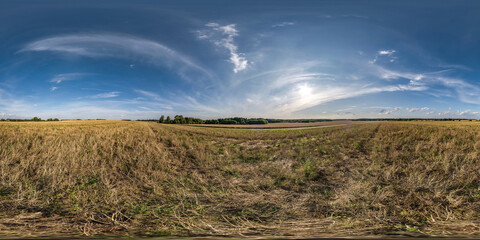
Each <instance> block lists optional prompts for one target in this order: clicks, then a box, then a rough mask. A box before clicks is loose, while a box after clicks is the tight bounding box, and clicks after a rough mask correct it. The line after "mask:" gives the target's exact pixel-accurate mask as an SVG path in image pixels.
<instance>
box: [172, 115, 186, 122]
mask: <svg viewBox="0 0 480 240" xmlns="http://www.w3.org/2000/svg"><path fill="white" fill-rule="evenodd" d="M173 122H174V123H175V124H185V123H186V121H185V118H184V117H183V115H175V118H174V119H173Z"/></svg>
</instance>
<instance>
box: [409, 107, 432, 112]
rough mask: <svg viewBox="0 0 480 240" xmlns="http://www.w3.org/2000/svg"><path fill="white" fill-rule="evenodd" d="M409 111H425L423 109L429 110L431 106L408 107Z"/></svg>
mask: <svg viewBox="0 0 480 240" xmlns="http://www.w3.org/2000/svg"><path fill="white" fill-rule="evenodd" d="M407 110H408V112H423V111H428V110H430V108H428V107H422V108H407Z"/></svg>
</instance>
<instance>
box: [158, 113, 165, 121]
mask: <svg viewBox="0 0 480 240" xmlns="http://www.w3.org/2000/svg"><path fill="white" fill-rule="evenodd" d="M163 122H165V117H164V116H163V115H162V116H161V117H160V119H159V120H158V123H163Z"/></svg>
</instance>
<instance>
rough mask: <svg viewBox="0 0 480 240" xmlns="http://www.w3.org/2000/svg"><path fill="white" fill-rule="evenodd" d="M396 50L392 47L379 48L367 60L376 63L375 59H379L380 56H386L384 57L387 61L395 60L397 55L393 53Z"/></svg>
mask: <svg viewBox="0 0 480 240" xmlns="http://www.w3.org/2000/svg"><path fill="white" fill-rule="evenodd" d="M396 52H397V51H396V50H393V49H390V50H380V51H378V52H377V53H376V54H375V57H374V58H373V60H371V61H369V62H370V63H376V62H377V60H379V59H380V58H381V57H386V59H387V60H388V61H389V62H392V63H393V62H395V61H396V60H397V57H396V56H394V54H395V53H396Z"/></svg>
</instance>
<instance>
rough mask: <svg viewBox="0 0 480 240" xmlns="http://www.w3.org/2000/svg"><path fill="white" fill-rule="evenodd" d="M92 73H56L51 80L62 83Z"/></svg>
mask: <svg viewBox="0 0 480 240" xmlns="http://www.w3.org/2000/svg"><path fill="white" fill-rule="evenodd" d="M88 75H91V74H90V73H62V74H57V75H55V76H54V77H53V78H52V79H50V81H49V82H52V83H57V84H60V83H62V82H65V81H72V80H77V79H79V78H80V77H83V76H88Z"/></svg>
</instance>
